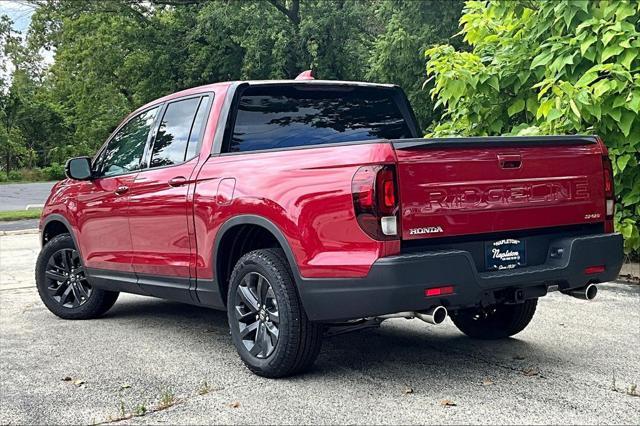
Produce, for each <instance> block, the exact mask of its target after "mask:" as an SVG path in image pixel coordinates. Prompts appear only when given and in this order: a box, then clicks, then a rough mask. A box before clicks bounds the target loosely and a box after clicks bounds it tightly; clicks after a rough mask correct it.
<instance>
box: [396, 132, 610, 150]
mask: <svg viewBox="0 0 640 426" xmlns="http://www.w3.org/2000/svg"><path fill="white" fill-rule="evenodd" d="M597 142H598V136H589V135H568V136H567V135H563V136H478V137H464V138H419V139H396V140H392V141H391V144H392V145H393V147H394V148H395V149H415V148H425V149H428V148H436V149H440V148H478V147H526V146H548V145H591V144H595V143H597Z"/></svg>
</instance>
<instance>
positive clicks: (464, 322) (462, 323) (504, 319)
mask: <svg viewBox="0 0 640 426" xmlns="http://www.w3.org/2000/svg"><path fill="white" fill-rule="evenodd" d="M537 304H538V299H530V300H526V301H524V303H520V304H517V305H505V304H502V305H496V306H493V307H491V308H486V309H464V310H461V311H458V312H457V313H456V314H455V315H452V316H451V320H452V321H453V323H454V324H455V325H456V327H458V329H459V330H460V331H462V332H463V333H464V334H466V335H467V336H469V337H473V338H476V339H487V340H491V339H504V338H506V337H509V336H513V335H514V334H517V333H520V332H521V331H522V330H524V329H525V328H526V327H527V325H529V322H531V319H532V318H533V314H534V313H535V312H536V306H537Z"/></svg>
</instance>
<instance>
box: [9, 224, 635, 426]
mask: <svg viewBox="0 0 640 426" xmlns="http://www.w3.org/2000/svg"><path fill="white" fill-rule="evenodd" d="M38 250H39V247H38V240H37V235H34V234H27V235H9V236H2V237H0V424H6V423H10V424H15V423H37V424H50V423H84V424H86V423H101V422H108V421H113V422H123V423H152V424H158V423H167V424H185V423H186V424H203V423H288V424H309V423H314V424H317V423H322V424H327V423H357V424H365V423H377V424H378V423H394V424H398V423H400V424H414V423H439V424H450V423H518V424H535V423H578V424H596V423H598V424H601V423H606V424H621V423H628V424H638V423H640V397H638V396H637V395H638V394H639V393H640V368H639V366H640V352H639V350H638V348H639V347H640V286H636V285H628V284H621V283H608V284H604V285H601V286H600V292H599V295H598V298H596V300H595V301H593V302H586V301H581V300H577V299H573V298H570V297H568V296H564V295H561V294H559V293H553V294H551V295H549V296H548V297H545V298H542V299H541V300H540V303H539V305H538V312H537V313H536V316H535V317H534V319H533V321H532V323H531V325H530V326H529V327H528V328H527V329H526V330H525V331H524V332H522V333H520V334H518V335H517V336H516V337H515V338H512V339H508V340H505V341H498V342H483V341H475V340H471V339H468V338H466V337H464V336H463V335H462V334H461V333H460V332H458V331H457V329H456V328H455V327H454V326H453V324H452V323H451V322H450V321H449V320H447V321H446V322H445V324H444V325H442V326H428V325H426V324H424V323H422V322H420V321H419V320H410V321H407V320H402V319H398V320H390V321H387V322H385V323H384V324H383V325H382V326H381V327H380V328H379V329H374V330H366V331H361V332H357V333H352V334H346V335H341V336H336V337H332V338H329V339H327V340H326V341H325V344H324V346H323V349H322V352H321V354H320V356H319V358H318V361H317V362H316V365H315V367H314V369H313V370H312V371H311V372H310V373H309V374H306V375H302V376H298V377H293V378H288V379H281V380H268V379H263V378H259V377H257V376H254V375H253V374H251V373H250V372H249V371H248V370H247V369H245V368H244V366H243V365H242V362H241V361H240V359H239V358H238V356H237V355H236V351H235V348H234V347H233V345H232V343H231V339H230V336H229V333H228V328H227V325H226V315H225V314H224V313H222V312H216V311H212V310H208V309H202V308H198V307H193V306H188V305H182V304H178V303H172V302H167V301H162V300H159V299H152V298H145V297H139V296H132V295H121V297H120V299H119V301H118V302H117V303H116V305H115V306H114V308H113V309H111V310H110V311H109V312H108V313H107V315H105V316H104V317H103V318H101V319H98V320H90V321H65V320H61V319H58V318H57V317H55V316H54V315H52V314H51V313H49V312H48V311H47V310H46V309H45V307H44V306H43V305H42V304H41V303H40V300H39V298H38V295H37V291H36V289H35V287H34V285H35V284H34V279H33V275H34V273H33V268H34V263H35V258H36V256H37V252H38ZM634 386H637V387H635V388H634ZM133 414H138V416H132V415H133Z"/></svg>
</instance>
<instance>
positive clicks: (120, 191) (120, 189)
mask: <svg viewBox="0 0 640 426" xmlns="http://www.w3.org/2000/svg"><path fill="white" fill-rule="evenodd" d="M128 190H129V187H128V186H127V185H120V186H119V187H118V188H117V189H116V195H122V194H124V193H125V192H127V191H128Z"/></svg>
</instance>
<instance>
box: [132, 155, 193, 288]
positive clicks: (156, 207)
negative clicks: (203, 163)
mask: <svg viewBox="0 0 640 426" xmlns="http://www.w3.org/2000/svg"><path fill="white" fill-rule="evenodd" d="M196 163H197V158H195V159H193V160H191V161H188V162H186V163H184V164H180V165H177V166H175V167H163V168H159V169H151V170H146V171H144V170H143V171H141V172H140V173H138V175H137V176H136V179H135V181H134V182H133V184H132V185H131V189H130V191H129V197H130V201H129V226H130V228H131V240H132V246H133V247H132V263H133V270H134V271H135V272H137V273H141V274H151V275H164V276H177V277H186V278H188V277H189V267H190V264H191V244H190V241H189V232H188V226H187V223H188V221H189V220H190V212H191V208H190V207H191V203H190V201H189V200H188V199H187V195H188V189H189V179H190V178H191V173H192V172H193V170H194V167H195V165H196ZM176 178H182V179H183V180H184V183H183V184H179V185H177V186H172V185H170V184H169V182H170V180H171V179H176Z"/></svg>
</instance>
